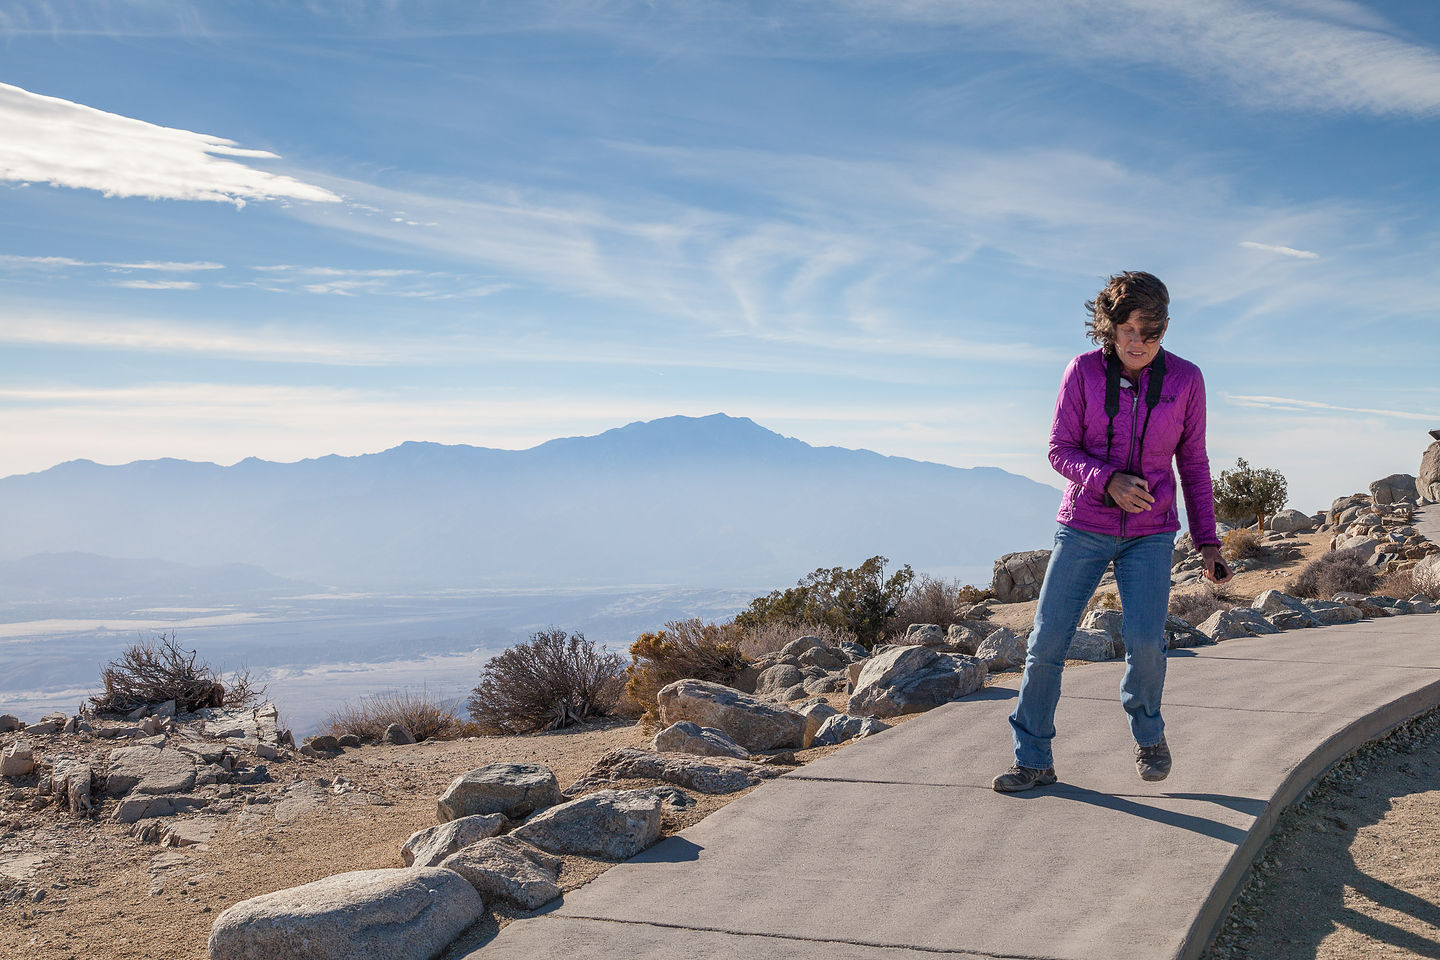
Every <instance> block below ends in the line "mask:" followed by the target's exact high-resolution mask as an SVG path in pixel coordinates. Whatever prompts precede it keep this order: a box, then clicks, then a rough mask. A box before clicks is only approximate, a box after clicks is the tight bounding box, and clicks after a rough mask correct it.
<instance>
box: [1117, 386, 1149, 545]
mask: <svg viewBox="0 0 1440 960" xmlns="http://www.w3.org/2000/svg"><path fill="white" fill-rule="evenodd" d="M1144 376H1145V374H1143V373H1142V374H1141V375H1140V376H1139V377H1136V378H1135V400H1134V401H1133V402H1132V404H1131V406H1130V448H1129V449H1128V450H1126V451H1125V469H1126V471H1127V472H1128V471H1129V470H1130V461H1131V460H1132V459H1133V458H1134V456H1135V427H1136V426H1137V425H1138V424H1139V422H1140V379H1141V378H1142V377H1144ZM1128 516H1129V513H1128V512H1127V511H1126V510H1125V509H1124V508H1123V507H1122V508H1121V510H1120V536H1121V537H1124V536H1125V519H1126V517H1128Z"/></svg>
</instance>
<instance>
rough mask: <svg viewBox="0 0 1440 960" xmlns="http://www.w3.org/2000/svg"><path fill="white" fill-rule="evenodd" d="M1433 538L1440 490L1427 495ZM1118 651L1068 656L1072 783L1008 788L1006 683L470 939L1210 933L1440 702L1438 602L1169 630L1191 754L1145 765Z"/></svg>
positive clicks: (697, 953)
mask: <svg viewBox="0 0 1440 960" xmlns="http://www.w3.org/2000/svg"><path fill="white" fill-rule="evenodd" d="M1424 522H1425V528H1426V529H1428V535H1429V536H1430V537H1431V538H1432V539H1435V540H1437V541H1440V508H1434V507H1432V508H1430V510H1429V516H1428V517H1427V518H1426V519H1425V521H1424ZM1122 670H1123V664H1121V663H1101V664H1093V665H1090V666H1086V667H1083V668H1080V669H1072V670H1069V671H1067V672H1066V676H1065V692H1064V696H1063V697H1062V698H1061V702H1060V708H1059V712H1058V716H1057V725H1058V727H1059V730H1060V734H1061V735H1060V738H1059V739H1058V740H1057V742H1056V762H1057V772H1058V773H1059V775H1060V783H1059V784H1057V785H1055V786H1054V787H1050V788H1047V789H1044V790H1041V791H1036V792H1034V793H1031V794H1020V795H1012V796H1004V795H1001V794H997V793H995V792H994V791H992V790H991V789H990V778H991V777H992V776H993V775H994V774H995V773H997V772H999V771H1001V770H1003V769H1004V768H1005V767H1006V766H1008V764H1009V762H1010V742H1009V727H1008V725H1007V723H1006V716H1007V715H1008V714H1009V712H1010V709H1011V707H1012V701H1013V699H1014V697H1015V691H1014V689H1013V688H1004V687H995V688H989V689H987V690H986V691H984V692H983V694H981V695H977V696H975V697H972V698H970V699H967V700H965V701H961V702H958V703H952V704H947V705H945V706H943V707H940V708H938V709H935V710H932V711H931V712H929V713H927V714H925V715H923V716H920V717H917V718H916V719H914V720H911V721H909V722H907V723H905V724H903V725H902V726H900V727H897V728H895V729H894V730H891V731H888V732H886V733H883V734H880V735H878V736H875V737H871V738H868V739H866V740H862V741H860V742H858V743H855V744H852V745H850V746H848V747H846V748H845V749H844V750H841V751H838V752H837V753H835V754H832V755H831V756H828V757H826V758H824V759H823V760H819V761H816V762H814V763H811V764H809V765H807V766H805V767H804V768H802V769H800V770H798V771H796V772H795V773H791V774H787V775H785V776H783V777H780V778H778V779H777V780H774V781H772V782H770V783H768V784H766V785H764V786H762V787H760V788H759V789H757V790H755V791H754V792H752V793H750V794H749V795H747V796H745V797H742V798H740V799H739V800H736V801H735V802H734V803H731V804H730V805H728V806H726V807H725V808H723V809H722V810H720V811H718V812H717V813H715V814H712V815H711V816H710V817H708V818H706V819H705V820H703V821H702V822H700V823H698V824H696V825H695V826H694V827H691V828H690V829H688V830H686V831H684V832H683V833H681V834H678V835H676V836H674V837H671V838H669V839H667V840H665V841H663V842H662V843H659V844H657V845H656V846H654V847H652V848H651V849H650V850H648V851H646V852H645V853H643V854H641V855H640V856H638V857H636V858H635V859H633V860H630V861H628V862H627V863H624V864H620V865H618V866H616V867H614V868H613V869H611V870H610V871H609V872H607V873H606V874H604V875H603V876H602V877H600V878H599V879H597V880H595V881H593V882H592V883H590V884H587V885H586V886H585V887H583V888H581V889H580V890H577V891H575V892H573V893H571V894H568V895H567V896H566V897H565V898H564V900H563V901H562V902H561V903H560V904H559V905H558V906H557V907H556V908H555V909H553V910H552V911H551V912H549V913H547V914H545V915H543V916H541V917H537V918H534V919H530V920H524V921H520V922H517V923H513V924H511V925H510V926H509V927H507V928H506V929H505V930H503V931H502V932H501V934H500V935H499V937H497V938H496V939H495V940H494V941H493V942H492V943H490V944H489V945H487V946H485V947H484V948H483V949H482V950H480V951H478V952H476V953H474V954H473V955H472V957H473V960H534V958H536V957H556V958H560V957H577V958H579V957H589V956H599V955H602V952H603V955H607V956H622V957H626V958H635V960H650V958H654V960H661V958H664V960H676V958H682V960H711V958H714V960H721V958H723V960H745V958H773V957H785V958H791V957H793V958H817V960H819V958H823V960H912V958H913V960H919V958H930V960H933V958H934V957H936V956H937V955H940V956H955V957H986V958H990V957H1004V958H1056V960H1060V958H1064V960H1092V958H1093V960H1149V958H1164V960H1169V958H1178V957H1185V958H1190V957H1195V956H1198V955H1199V953H1200V951H1201V950H1202V949H1203V948H1204V946H1205V944H1206V941H1207V940H1208V937H1209V935H1210V934H1211V932H1212V931H1213V928H1214V925H1215V924H1216V922H1217V921H1218V920H1219V919H1220V918H1221V917H1222V916H1223V912H1224V909H1225V907H1226V904H1227V902H1228V900H1229V898H1230V896H1231V894H1232V893H1233V892H1234V890H1235V888H1236V885H1237V884H1238V883H1239V881H1240V880H1241V879H1242V877H1243V875H1244V872H1245V869H1246V867H1247V866H1248V865H1249V863H1250V861H1251V859H1252V858H1253V857H1254V856H1255V854H1256V853H1257V851H1258V850H1259V848H1260V847H1261V846H1262V845H1263V844H1264V842H1265V839H1266V837H1267V836H1268V835H1269V832H1270V830H1271V828H1272V826H1273V824H1274V822H1275V819H1276V817H1277V815H1278V814H1279V812H1280V811H1281V810H1283V809H1284V807H1285V806H1286V805H1287V804H1289V803H1290V802H1291V801H1292V800H1293V799H1294V798H1295V797H1296V796H1297V795H1298V794H1299V793H1300V792H1301V791H1302V790H1303V789H1305V787H1307V786H1308V785H1309V784H1310V782H1311V781H1312V780H1313V779H1314V778H1315V777H1316V776H1318V775H1319V774H1320V773H1321V772H1323V771H1324V769H1325V768H1326V767H1328V766H1329V765H1330V764H1331V763H1333V762H1334V761H1335V760H1337V759H1338V758H1340V757H1341V756H1343V755H1344V754H1346V753H1348V752H1349V751H1351V750H1353V749H1354V748H1355V747H1357V746H1359V745H1360V744H1362V743H1364V742H1365V741H1367V740H1370V739H1373V738H1375V737H1377V736H1379V735H1381V734H1383V733H1384V732H1385V731H1386V730H1388V729H1389V728H1390V727H1392V726H1394V725H1395V724H1397V723H1399V722H1401V721H1403V720H1405V719H1407V718H1409V717H1411V716H1413V715H1415V714H1416V713H1419V712H1422V711H1424V710H1426V709H1428V708H1430V707H1433V706H1436V705H1437V704H1440V614H1432V615H1413V616H1408V617H1397V618H1391V619H1386V620H1380V621H1365V622H1362V623H1357V624H1347V625H1344V626H1337V627H1325V628H1320V629H1312V630H1297V631H1291V632H1287V633H1282V634H1279V635H1277V636H1271V637H1257V638H1252V639H1248V640H1231V641H1228V642H1226V643H1222V644H1218V645H1216V646H1213V647H1206V648H1202V649H1199V650H1186V651H1176V652H1175V653H1173V654H1172V657H1171V660H1170V673H1169V679H1168V682H1167V684H1166V690H1165V695H1166V705H1165V717H1166V720H1167V723H1168V739H1169V741H1170V744H1171V747H1172V749H1173V751H1174V754H1175V770H1174V773H1172V774H1171V776H1170V778H1169V779H1168V780H1166V781H1164V782H1162V783H1154V784H1152V783H1145V782H1143V781H1141V780H1140V779H1139V778H1138V777H1137V776H1136V774H1135V767H1134V763H1133V758H1132V752H1131V750H1132V748H1131V743H1130V738H1129V733H1128V730H1127V728H1126V724H1125V714H1124V712H1123V711H1122V710H1121V709H1120V704H1119V685H1120V675H1121V672H1122Z"/></svg>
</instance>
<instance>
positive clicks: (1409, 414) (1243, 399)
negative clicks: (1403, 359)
mask: <svg viewBox="0 0 1440 960" xmlns="http://www.w3.org/2000/svg"><path fill="white" fill-rule="evenodd" d="M1225 399H1227V400H1229V401H1230V402H1231V403H1234V404H1236V405H1238V406H1242V407H1260V408H1264V409H1270V410H1286V411H1289V412H1291V413H1315V414H1321V413H1326V412H1336V413H1363V414H1367V415H1370V416H1378V417H1394V418H1396V419H1399V420H1423V421H1425V422H1427V423H1440V411H1431V412H1428V413H1427V412H1416V411H1414V410H1386V409H1382V408H1375V407H1345V406H1340V405H1339V404H1334V403H1325V402H1323V401H1320V400H1299V399H1295V398H1294V397H1264V396H1244V395H1241V394H1226V395H1225Z"/></svg>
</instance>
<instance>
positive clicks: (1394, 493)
mask: <svg viewBox="0 0 1440 960" xmlns="http://www.w3.org/2000/svg"><path fill="white" fill-rule="evenodd" d="M1419 498H1420V491H1419V490H1417V489H1416V485H1415V478H1414V477H1412V476H1410V474H1408V473H1392V474H1391V475H1390V476H1388V477H1382V478H1380V479H1379V480H1376V481H1375V482H1374V483H1372V484H1370V499H1371V502H1373V503H1377V504H1381V505H1384V504H1390V503H1415V502H1416V501H1417V500H1418V499H1419Z"/></svg>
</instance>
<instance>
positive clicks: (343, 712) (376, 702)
mask: <svg viewBox="0 0 1440 960" xmlns="http://www.w3.org/2000/svg"><path fill="white" fill-rule="evenodd" d="M392 723H398V724H400V726H402V727H404V728H405V729H406V730H408V731H410V734H411V735H412V736H414V737H415V739H416V740H454V739H456V738H457V737H463V736H466V735H468V734H469V733H470V732H471V731H470V730H469V729H468V728H469V727H471V726H472V724H469V723H467V722H466V721H465V719H464V718H463V717H461V716H460V711H459V708H458V706H457V705H456V704H453V703H446V702H445V701H443V700H440V699H439V698H437V697H434V696H431V695H430V693H429V692H428V691H426V690H425V689H424V688H421V689H420V691H419V692H418V693H417V692H415V691H413V690H387V691H385V692H383V693H376V694H371V695H370V696H367V697H363V698H361V700H360V701H359V702H358V703H344V704H341V705H340V706H339V707H337V708H336V709H334V710H332V711H330V713H329V714H327V715H326V717H325V719H324V721H322V722H321V724H320V733H322V734H324V733H328V734H330V735H331V736H332V737H338V736H342V735H344V734H347V733H353V734H355V736H357V737H359V738H360V739H361V740H364V741H366V742H368V743H379V742H380V737H381V735H382V734H383V733H384V732H385V728H386V727H388V726H390V724H392ZM475 732H479V731H478V730H477V731H475Z"/></svg>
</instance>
